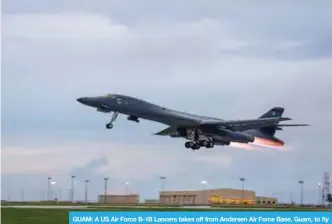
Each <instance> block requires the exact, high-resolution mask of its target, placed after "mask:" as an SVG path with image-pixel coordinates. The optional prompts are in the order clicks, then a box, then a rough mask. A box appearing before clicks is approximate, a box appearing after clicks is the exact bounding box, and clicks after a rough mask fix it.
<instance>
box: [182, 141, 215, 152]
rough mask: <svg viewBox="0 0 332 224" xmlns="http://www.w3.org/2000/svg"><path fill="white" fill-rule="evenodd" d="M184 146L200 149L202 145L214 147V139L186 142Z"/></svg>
mask: <svg viewBox="0 0 332 224" xmlns="http://www.w3.org/2000/svg"><path fill="white" fill-rule="evenodd" d="M184 146H185V147H186V148H187V149H189V148H191V149H192V150H199V149H200V148H201V147H205V148H213V147H214V143H213V142H212V141H207V140H204V141H199V142H186V143H185V144H184Z"/></svg>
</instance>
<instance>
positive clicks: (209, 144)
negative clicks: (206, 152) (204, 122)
mask: <svg viewBox="0 0 332 224" xmlns="http://www.w3.org/2000/svg"><path fill="white" fill-rule="evenodd" d="M213 147H214V143H213V142H208V144H207V146H206V148H213Z"/></svg>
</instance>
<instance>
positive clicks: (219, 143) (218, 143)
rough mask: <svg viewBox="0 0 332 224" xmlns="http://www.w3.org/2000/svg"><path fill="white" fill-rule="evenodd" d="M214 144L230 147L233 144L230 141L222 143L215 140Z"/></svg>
mask: <svg viewBox="0 0 332 224" xmlns="http://www.w3.org/2000/svg"><path fill="white" fill-rule="evenodd" d="M214 144H216V145H230V144H231V142H230V141H222V140H216V139H215V140H214Z"/></svg>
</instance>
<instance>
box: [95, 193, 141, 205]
mask: <svg viewBox="0 0 332 224" xmlns="http://www.w3.org/2000/svg"><path fill="white" fill-rule="evenodd" d="M98 203H101V204H137V203H139V195H138V194H121V195H120V194H119V195H116V194H112V195H106V196H105V195H98Z"/></svg>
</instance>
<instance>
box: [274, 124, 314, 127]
mask: <svg viewBox="0 0 332 224" xmlns="http://www.w3.org/2000/svg"><path fill="white" fill-rule="evenodd" d="M277 126H278V127H300V126H311V125H310V124H278V125H277Z"/></svg>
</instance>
